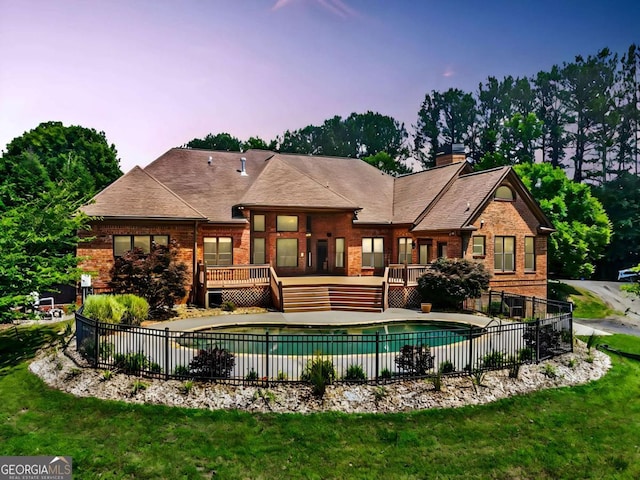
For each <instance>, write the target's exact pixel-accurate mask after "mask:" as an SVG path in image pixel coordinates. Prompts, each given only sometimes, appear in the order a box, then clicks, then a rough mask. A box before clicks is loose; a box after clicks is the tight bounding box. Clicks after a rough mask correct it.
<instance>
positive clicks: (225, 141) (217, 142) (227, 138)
mask: <svg viewBox="0 0 640 480" xmlns="http://www.w3.org/2000/svg"><path fill="white" fill-rule="evenodd" d="M241 146H242V142H240V140H238V139H237V138H236V137H233V136H231V135H230V134H228V133H226V132H223V133H218V134H216V135H213V134H212V133H208V134H207V135H206V136H205V137H204V138H194V139H193V140H190V141H189V142H187V147H189V148H202V149H204V150H221V151H227V152H239V151H240V150H241V148H240V147H241Z"/></svg>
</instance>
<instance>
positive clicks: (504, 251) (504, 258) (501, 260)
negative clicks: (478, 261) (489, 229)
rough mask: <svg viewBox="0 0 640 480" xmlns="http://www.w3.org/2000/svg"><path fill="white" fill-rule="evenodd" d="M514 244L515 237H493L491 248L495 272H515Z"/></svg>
mask: <svg viewBox="0 0 640 480" xmlns="http://www.w3.org/2000/svg"><path fill="white" fill-rule="evenodd" d="M515 243H516V239H515V237H495V240H494V248H493V253H494V260H493V263H494V265H493V266H494V270H495V271H497V272H513V271H515V269H516V266H515Z"/></svg>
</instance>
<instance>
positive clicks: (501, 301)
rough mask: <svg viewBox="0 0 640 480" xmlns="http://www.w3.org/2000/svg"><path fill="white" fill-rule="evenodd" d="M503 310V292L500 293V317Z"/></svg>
mask: <svg viewBox="0 0 640 480" xmlns="http://www.w3.org/2000/svg"><path fill="white" fill-rule="evenodd" d="M503 308H504V290H502V292H500V315H504V311H503V310H502V309H503Z"/></svg>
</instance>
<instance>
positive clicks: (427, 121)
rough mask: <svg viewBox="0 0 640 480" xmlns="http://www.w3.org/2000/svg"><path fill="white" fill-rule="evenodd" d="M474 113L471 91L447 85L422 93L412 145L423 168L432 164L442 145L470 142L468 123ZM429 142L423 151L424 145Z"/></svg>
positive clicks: (474, 103) (470, 122)
mask: <svg viewBox="0 0 640 480" xmlns="http://www.w3.org/2000/svg"><path fill="white" fill-rule="evenodd" d="M476 116H477V110H476V101H475V99H474V98H473V96H472V95H471V94H470V93H466V92H463V91H462V90H460V89H457V88H450V89H449V90H447V91H446V92H444V93H440V92H436V91H433V92H431V94H427V95H426V96H425V99H424V102H423V103H422V106H421V108H420V111H419V112H418V123H417V124H416V136H415V141H414V146H415V148H416V151H417V155H418V158H419V159H420V161H421V163H422V165H423V166H424V167H425V168H429V167H431V166H433V165H435V157H436V155H437V153H438V151H439V150H440V148H441V147H442V146H444V145H451V144H453V143H462V144H465V145H466V146H468V147H469V146H470V145H471V140H470V138H471V127H472V126H473V125H474V124H475V120H476ZM426 146H428V147H429V148H428V150H427V151H426V152H424V151H423V149H424V147H426Z"/></svg>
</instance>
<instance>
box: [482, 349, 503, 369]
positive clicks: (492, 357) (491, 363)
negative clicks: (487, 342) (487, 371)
mask: <svg viewBox="0 0 640 480" xmlns="http://www.w3.org/2000/svg"><path fill="white" fill-rule="evenodd" d="M503 364H504V354H503V353H502V352H498V351H496V350H493V351H492V352H491V353H487V354H486V355H485V356H484V357H482V361H481V362H480V365H481V366H482V368H502V365H503Z"/></svg>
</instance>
